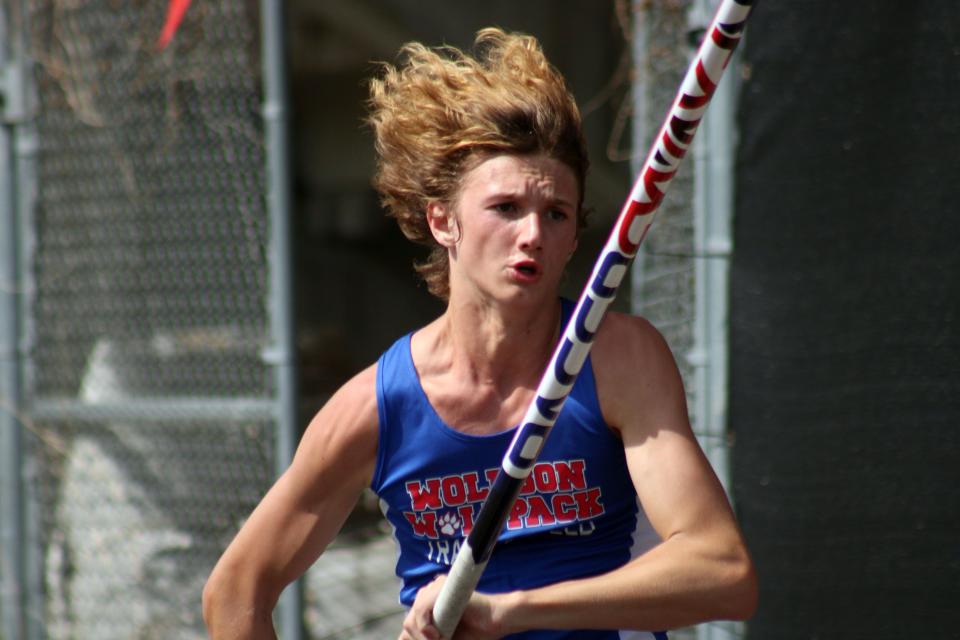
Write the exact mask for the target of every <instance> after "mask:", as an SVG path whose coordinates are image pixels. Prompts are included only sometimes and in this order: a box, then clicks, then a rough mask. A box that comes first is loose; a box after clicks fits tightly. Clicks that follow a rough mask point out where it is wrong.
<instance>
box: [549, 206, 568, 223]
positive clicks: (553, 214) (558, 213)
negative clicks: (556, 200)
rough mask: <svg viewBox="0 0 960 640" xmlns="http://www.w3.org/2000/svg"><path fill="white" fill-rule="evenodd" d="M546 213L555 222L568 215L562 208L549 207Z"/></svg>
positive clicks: (561, 220) (562, 219)
mask: <svg viewBox="0 0 960 640" xmlns="http://www.w3.org/2000/svg"><path fill="white" fill-rule="evenodd" d="M547 215H548V216H549V217H550V219H551V220H554V221H556V222H563V221H564V220H566V219H568V218H569V217H570V214H568V213H567V212H566V211H564V210H563V209H550V211H548V212H547Z"/></svg>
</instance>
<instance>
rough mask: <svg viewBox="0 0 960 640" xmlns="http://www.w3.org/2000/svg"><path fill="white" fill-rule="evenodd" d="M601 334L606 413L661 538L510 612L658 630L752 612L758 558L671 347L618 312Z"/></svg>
mask: <svg viewBox="0 0 960 640" xmlns="http://www.w3.org/2000/svg"><path fill="white" fill-rule="evenodd" d="M596 340H597V343H596V344H595V346H594V349H593V354H594V355H593V362H594V372H595V376H596V379H597V387H598V395H599V398H600V403H601V407H602V409H603V413H604V418H605V419H606V421H607V423H608V424H609V425H610V426H611V427H612V428H614V429H615V430H617V431H619V433H620V436H621V437H622V439H623V444H624V449H625V452H626V457H627V465H628V467H629V470H630V476H631V478H632V480H633V484H634V486H635V488H636V491H637V495H638V496H639V497H640V502H641V504H642V505H643V508H644V511H645V512H646V514H647V517H648V518H649V519H650V523H651V524H652V525H653V527H654V528H655V529H656V531H657V533H658V534H659V535H660V538H661V539H662V542H661V543H660V544H659V545H657V546H656V547H654V548H653V549H651V550H650V551H649V552H647V553H646V554H644V555H642V556H640V557H638V558H636V559H634V560H633V561H631V562H630V563H628V564H626V565H624V566H623V567H621V568H620V569H617V570H615V571H613V572H610V573H608V574H605V575H602V576H598V577H595V578H589V579H584V580H575V581H570V582H564V583H560V584H556V585H552V586H550V587H547V588H544V589H537V590H532V591H528V592H521V593H518V594H515V597H514V600H515V601H516V602H517V606H516V607H515V608H514V609H513V613H514V614H515V615H516V616H517V618H518V619H519V620H522V625H521V626H523V627H525V628H543V627H547V628H551V627H552V628H571V627H572V628H583V627H584V626H586V627H587V628H596V627H597V626H599V627H602V628H611V627H612V628H617V629H647V630H659V629H674V628H677V627H683V626H687V625H690V624H695V623H698V622H703V621H706V620H716V619H745V618H748V617H750V616H751V615H752V614H753V611H754V609H755V607H756V598H757V585H756V578H755V575H754V569H753V564H752V562H751V560H750V557H749V554H748V552H747V549H746V545H745V544H744V541H743V538H742V536H741V534H740V531H739V529H738V527H737V524H736V522H735V520H734V516H733V512H732V510H731V508H730V505H729V503H728V502H727V499H726V495H725V494H724V492H723V488H722V486H721V485H720V482H719V481H718V480H717V477H716V475H715V474H714V473H713V470H712V468H711V467H710V464H709V462H708V461H707V459H706V457H705V456H704V455H703V452H702V451H701V449H700V446H699V445H698V443H697V441H696V438H695V437H694V435H693V432H692V430H691V429H690V423H689V419H688V417H687V410H686V398H685V394H684V391H683V384H682V381H681V379H680V375H679V372H678V371H677V368H676V364H675V363H674V360H673V356H672V354H671V353H670V349H669V348H668V346H667V344H666V342H665V341H664V340H663V338H662V337H661V336H660V334H659V332H657V331H656V329H654V328H653V327H652V326H651V325H650V324H649V323H648V322H647V321H645V320H643V319H641V318H636V317H632V316H626V315H622V314H614V313H611V314H609V315H608V318H607V320H606V321H605V322H604V325H603V329H602V330H601V331H600V333H599V334H598V336H597V338H596ZM506 616H507V617H506V619H505V620H504V624H505V626H506V627H507V628H508V629H509V628H511V627H512V626H513V624H511V619H510V613H507V614H506Z"/></svg>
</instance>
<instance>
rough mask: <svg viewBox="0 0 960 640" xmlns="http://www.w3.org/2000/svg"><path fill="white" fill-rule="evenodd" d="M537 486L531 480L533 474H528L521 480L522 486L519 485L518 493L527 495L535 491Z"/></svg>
mask: <svg viewBox="0 0 960 640" xmlns="http://www.w3.org/2000/svg"><path fill="white" fill-rule="evenodd" d="M536 491H537V487H536V485H535V484H534V482H533V475H528V476H527V477H526V478H524V480H523V486H521V487H520V495H522V496H529V495H530V494H533V493H536Z"/></svg>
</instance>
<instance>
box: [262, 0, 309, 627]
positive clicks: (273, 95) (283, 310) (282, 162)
mask: <svg viewBox="0 0 960 640" xmlns="http://www.w3.org/2000/svg"><path fill="white" fill-rule="evenodd" d="M260 7H261V9H260V11H261V18H260V19H261V24H262V34H263V37H262V58H263V89H264V99H263V118H264V125H265V126H264V129H265V134H266V144H267V158H266V161H267V185H268V186H267V209H268V216H269V220H270V246H269V272H270V309H269V314H270V339H271V345H270V350H269V352H268V354H267V357H268V359H269V363H270V364H271V365H272V367H273V370H274V380H275V382H276V394H277V396H276V398H277V412H276V416H277V420H276V461H275V464H276V471H277V474H278V475H279V474H280V473H282V472H283V470H284V469H285V468H286V467H287V465H289V464H290V460H291V459H292V458H293V452H294V449H295V448H296V444H297V432H298V424H299V416H298V415H297V371H296V348H295V340H294V313H293V286H292V283H293V268H292V247H291V239H290V217H291V213H292V212H291V207H290V169H289V146H288V139H289V137H288V122H289V116H288V101H287V70H286V56H285V42H286V38H285V37H284V20H283V6H282V3H280V2H276V0H262V1H261V3H260ZM278 613H279V620H280V628H281V630H282V632H283V637H284V638H289V639H290V640H299V639H300V638H302V637H303V584H302V581H301V580H297V581H296V582H295V583H293V584H291V585H290V586H289V587H288V588H287V589H286V591H284V593H283V595H282V596H281V599H280V603H279V612H278Z"/></svg>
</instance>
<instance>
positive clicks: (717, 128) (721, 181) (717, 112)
mask: <svg viewBox="0 0 960 640" xmlns="http://www.w3.org/2000/svg"><path fill="white" fill-rule="evenodd" d="M716 8H717V2H716V1H715V0H696V1H695V2H694V3H693V5H692V6H691V9H690V17H689V20H690V23H691V26H696V27H699V28H703V27H706V25H708V24H709V23H710V19H711V18H712V17H713V14H714V12H715V11H716ZM741 51H742V48H738V49H737V51H735V52H734V54H733V55H734V58H733V60H734V61H736V60H738V59H739V55H740V52H741ZM731 64H735V62H732V63H731ZM736 80H737V77H736V74H735V73H727V74H726V75H725V77H724V79H723V82H721V83H720V84H719V85H718V86H717V90H716V92H715V93H714V95H713V100H712V102H711V106H710V110H709V111H708V112H707V113H706V115H705V116H704V119H703V122H702V123H701V124H700V131H701V134H700V135H699V136H698V137H697V138H696V139H695V140H694V176H695V177H694V195H693V218H694V254H695V256H696V257H695V269H694V279H695V283H696V284H695V287H694V288H695V298H696V299H695V304H694V310H695V311H694V316H695V320H694V344H693V350H692V351H691V353H690V356H689V361H690V362H691V364H693V366H694V367H695V377H696V382H695V389H696V404H697V407H696V410H695V412H694V413H695V415H696V416H697V417H698V422H699V424H698V425H697V437H698V439H699V440H700V443H701V445H702V446H703V449H704V452H705V453H706V454H707V457H708V458H709V460H710V464H711V465H712V466H713V469H714V471H715V472H716V474H717V477H718V478H719V479H720V481H721V482H722V483H723V486H724V488H725V489H726V490H727V495H728V496H730V498H731V502H732V495H731V492H730V465H729V458H730V450H729V447H728V445H727V394H728V390H727V296H728V289H729V278H728V274H729V268H730V258H731V253H732V251H733V240H732V231H731V219H732V217H733V180H734V178H733V158H734V146H735V144H736V140H735V138H736V131H735V127H736V123H735V117H734V115H735V114H734V103H735V101H736V97H735V95H736V87H737V82H736ZM743 632H744V626H743V623H740V622H713V623H708V624H701V625H698V626H697V640H735V639H737V638H742V637H743V635H744V633H743Z"/></svg>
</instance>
